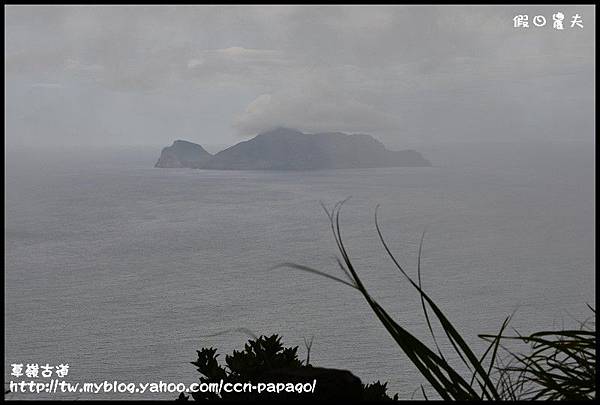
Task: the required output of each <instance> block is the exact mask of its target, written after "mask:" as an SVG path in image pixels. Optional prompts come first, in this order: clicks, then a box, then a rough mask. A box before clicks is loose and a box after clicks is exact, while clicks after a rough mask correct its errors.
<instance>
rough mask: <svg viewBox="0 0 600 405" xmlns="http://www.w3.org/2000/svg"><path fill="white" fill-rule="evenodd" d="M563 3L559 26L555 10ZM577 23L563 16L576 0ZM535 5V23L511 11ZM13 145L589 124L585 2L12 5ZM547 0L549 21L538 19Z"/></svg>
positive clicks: (585, 129)
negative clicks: (523, 23) (269, 132)
mask: <svg viewBox="0 0 600 405" xmlns="http://www.w3.org/2000/svg"><path fill="white" fill-rule="evenodd" d="M558 11H561V12H562V13H563V14H564V15H565V19H564V28H565V29H564V30H562V31H559V30H555V29H553V27H552V14H554V13H556V12H558ZM576 13H579V15H580V16H581V18H582V21H583V28H579V27H577V26H575V27H574V28H571V19H572V16H573V15H574V14H576ZM517 14H528V15H529V24H530V27H529V28H520V29H518V28H514V27H513V17H514V16H515V15H517ZM5 15H6V21H5V22H6V24H5V26H6V29H5V34H6V43H5V45H6V51H5V53H6V54H5V56H6V62H5V77H6V94H5V98H6V114H7V115H6V127H7V128H6V129H7V135H6V143H7V145H8V146H12V145H15V146H27V145H42V146H43V145H51V144H56V143H68V144H74V145H82V146H83V145H141V144H145V145H166V144H170V143H171V142H172V141H173V140H174V139H188V140H191V141H195V142H199V143H202V144H209V145H210V144H212V145H225V144H232V143H234V142H237V141H239V140H241V139H244V138H248V137H250V136H253V135H255V134H256V133H258V132H260V131H262V130H265V129H269V128H272V127H275V126H288V127H294V128H297V129H300V130H303V131H307V132H316V131H346V132H363V133H370V134H372V135H375V136H376V137H378V138H379V139H381V140H382V141H384V142H385V143H387V144H391V145H404V144H406V145H412V144H419V143H424V144H436V143H446V142H452V141H502V140H519V139H523V140H540V139H548V140H587V141H592V140H593V139H594V126H595V121H594V108H595V94H594V88H595V81H594V72H595V62H594V59H595V54H594V52H595V50H594V48H595V39H594V31H595V8H594V7H593V6H578V7H573V6H570V7H563V6H558V5H554V6H548V7H542V6H531V7H522V6H502V7H500V6H498V7H487V6H486V7H484V6H480V7H474V6H446V7H443V6H372V7H371V6H369V7H367V6H364V7H363V6H344V7H340V6H330V7H313V6H235V7H227V6H189V7H187V6H172V7H151V6H146V7H141V6H131V7H125V6H121V7H118V6H96V7H81V6H79V7H76V6H69V7H59V6H54V7H41V6H31V7H24V6H9V7H7V8H6V9H5ZM535 15H543V16H544V17H545V18H546V20H547V24H546V26H544V27H535V26H534V25H533V22H532V19H533V16H535Z"/></svg>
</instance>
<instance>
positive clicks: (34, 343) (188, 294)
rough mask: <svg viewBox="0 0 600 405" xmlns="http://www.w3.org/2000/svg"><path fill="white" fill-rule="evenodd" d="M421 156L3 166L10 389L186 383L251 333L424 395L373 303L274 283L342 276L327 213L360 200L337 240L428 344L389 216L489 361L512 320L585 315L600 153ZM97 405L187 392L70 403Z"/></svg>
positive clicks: (345, 291) (72, 160) (561, 148)
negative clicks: (332, 164) (357, 165)
mask: <svg viewBox="0 0 600 405" xmlns="http://www.w3.org/2000/svg"><path fill="white" fill-rule="evenodd" d="M420 151H421V152H423V154H424V155H425V156H426V157H427V158H428V159H430V160H431V161H432V162H433V164H434V166H433V167H424V168H382V169H357V170H330V171H310V172H269V171H203V170H191V169H190V170H188V169H155V168H153V165H154V163H155V161H156V158H157V157H158V154H159V152H160V150H159V149H148V148H140V150H136V149H133V148H129V149H123V150H121V149H114V150H108V149H105V150H101V151H89V152H86V151H81V150H77V149H75V148H73V149H65V150H62V151H53V152H50V151H43V153H40V151H36V152H32V151H15V152H14V153H12V152H11V151H7V155H6V178H5V180H6V185H5V201H6V207H5V229H4V232H5V293H6V295H5V353H6V354H5V360H4V361H5V381H7V382H9V381H11V380H12V381H20V380H23V379H24V377H21V378H17V377H14V376H11V364H12V363H22V364H28V363H32V364H33V363H37V364H40V365H45V364H50V365H58V364H61V363H68V364H69V373H68V375H67V376H66V377H65V378H64V379H65V380H67V381H70V382H73V383H75V382H95V383H102V382H103V381H105V380H106V381H118V382H135V383H152V382H159V381H163V382H176V383H179V382H183V383H186V384H189V383H192V382H195V381H197V378H198V373H197V372H196V370H195V367H194V366H193V365H191V364H190V361H194V360H195V356H196V350H198V349H200V348H202V347H208V346H214V347H216V348H218V349H219V352H220V353H222V355H221V359H223V358H224V355H225V354H226V353H228V352H230V351H231V350H232V349H234V348H241V347H242V346H243V343H244V342H245V341H246V340H247V339H248V338H249V336H248V335H247V334H245V333H244V332H243V331H242V330H241V329H240V328H246V329H248V330H250V331H252V332H253V333H255V334H257V335H259V334H272V333H278V334H280V335H282V336H283V340H284V342H285V343H286V344H287V345H294V346H299V354H300V357H301V358H304V357H305V356H306V349H305V348H304V338H307V339H310V338H313V339H314V340H313V345H312V351H311V362H312V363H313V364H315V365H319V366H323V367H336V368H344V369H348V370H351V371H352V372H353V373H355V374H356V375H357V376H359V377H360V378H361V379H362V381H363V382H371V381H375V380H381V381H388V382H389V387H390V391H391V392H392V393H396V392H397V393H398V394H399V395H400V398H410V397H411V396H412V395H413V393H414V392H415V390H417V389H419V386H420V384H422V383H424V381H423V379H422V378H421V377H420V375H419V373H418V372H417V370H416V368H415V367H414V366H413V365H412V364H411V363H410V362H409V361H408V359H407V358H406V357H405V356H404V355H403V353H402V352H401V351H400V349H399V348H398V347H397V345H396V344H395V343H394V342H393V340H392V339H391V337H390V336H389V335H388V334H387V333H386V331H385V330H384V328H383V327H382V326H381V325H380V324H379V323H378V321H377V319H376V318H375V316H374V315H373V313H372V312H371V311H370V309H369V307H368V306H367V304H366V302H365V301H364V299H363V298H362V297H361V296H360V294H358V293H357V292H356V291H354V290H352V289H350V288H348V287H346V286H344V285H342V284H339V283H336V282H334V281H331V280H329V279H326V278H322V277H319V276H316V275H312V274H308V273H304V272H299V271H297V270H293V269H283V268H280V269H272V267H273V266H275V265H277V264H280V263H282V262H295V263H298V264H304V265H308V266H312V267H315V268H318V269H321V270H322V271H325V272H328V273H330V274H332V275H335V276H342V272H341V270H340V269H339V268H338V267H337V264H336V261H335V256H336V254H337V251H336V246H335V243H334V240H333V238H332V235H331V232H330V229H329V224H328V220H327V217H326V215H325V213H324V212H323V209H322V208H321V206H320V202H321V201H322V202H323V203H324V204H326V205H328V206H331V205H333V204H334V203H335V202H337V201H339V200H342V199H345V198H346V197H349V196H350V197H351V198H350V200H348V201H347V203H346V204H345V206H344V208H343V210H342V214H341V226H342V236H343V238H344V241H345V243H346V245H347V247H348V250H349V252H350V256H351V259H352V260H353V262H354V263H355V265H356V268H357V269H358V271H359V274H360V275H361V276H362V277H363V280H364V282H365V284H366V286H367V288H368V289H369V290H370V291H371V292H372V295H373V296H374V297H375V298H376V299H378V300H379V301H380V303H381V304H382V305H383V306H384V307H385V308H386V309H387V310H388V311H389V313H390V314H391V315H392V316H393V317H394V318H395V319H396V320H397V321H398V322H399V323H400V324H401V325H403V326H405V327H406V328H407V329H408V330H410V331H411V332H413V333H414V334H416V335H417V336H419V337H423V338H424V339H425V341H428V342H430V338H429V337H428V330H427V327H426V324H425V320H424V317H423V313H422V310H421V306H420V302H419V297H418V295H417V294H416V292H415V291H414V290H413V289H412V288H411V287H410V286H409V285H408V283H407V282H406V280H405V279H403V277H402V275H401V274H400V273H399V272H398V271H397V270H396V269H395V268H394V266H393V263H392V262H391V260H390V259H389V257H387V256H386V253H385V251H384V250H383V248H382V246H381V243H380V242H379V240H378V237H377V233H376V230H375V225H374V211H375V206H376V205H377V204H381V207H380V211H379V214H380V223H381V227H382V231H383V234H384V237H385V238H386V241H387V242H388V243H389V245H390V247H391V248H392V249H393V251H394V252H395V254H396V255H397V258H398V260H399V261H400V263H401V264H403V265H404V267H405V268H406V269H407V271H408V272H409V273H410V274H413V275H415V274H416V262H417V252H418V245H419V240H420V237H421V233H422V232H423V230H424V229H426V235H425V240H424V245H423V252H422V277H423V285H424V288H425V289H426V290H427V291H428V292H429V293H430V295H431V296H432V297H433V298H434V299H435V300H436V301H437V302H438V304H439V305H440V307H441V308H443V310H444V311H445V312H446V314H447V315H448V317H449V318H450V319H451V320H452V321H453V322H455V324H456V326H457V327H458V329H459V330H460V331H461V332H463V334H464V336H465V337H466V338H467V340H468V341H469V342H471V343H472V344H473V345H474V346H475V347H476V348H477V349H478V350H480V351H482V350H483V348H485V345H484V343H483V342H482V341H480V339H479V338H478V337H477V334H478V333H493V332H496V331H497V330H498V328H499V327H500V325H501V323H502V321H503V320H504V318H505V317H506V316H507V315H510V314H511V313H513V312H514V315H513V318H512V321H511V326H512V327H513V328H515V329H516V330H517V331H519V332H522V333H527V332H533V331H536V330H539V329H544V328H552V327H560V326H570V327H576V326H577V320H583V319H585V318H586V317H589V316H590V315H591V311H590V310H589V309H588V308H587V307H586V303H590V304H592V305H593V302H594V294H595V291H594V288H595V287H594V286H595V219H596V218H595V173H594V166H595V162H594V159H595V156H594V144H587V145H586V144H564V145H561V144H538V145H534V144H528V145H518V144H502V143H498V144H490V145H487V146H483V145H479V146H477V145H475V146H474V145H467V144H465V145H464V146H456V145H454V146H453V147H444V146H439V147H435V148H433V147H431V148H424V149H422V150H420ZM211 335H212V336H211ZM440 339H441V337H440ZM441 340H442V341H443V339H441ZM443 349H444V350H445V351H446V352H447V353H450V351H451V348H449V347H448V346H447V345H445V344H444V345H443ZM450 357H452V356H450ZM430 392H431V390H430ZM10 395H11V396H9V397H11V398H15V399H16V398H33V397H36V398H39V397H40V396H39V395H25V394H10ZM416 395H420V394H416ZM41 397H43V398H51V399H58V398H65V397H69V396H65V395H59V394H42V395H41ZM103 397H107V398H123V399H136V398H162V399H174V398H176V397H177V394H172V393H162V394H158V395H156V394H145V395H141V394H133V395H132V394H115V393H108V394H102V395H93V394H81V393H77V394H72V395H71V396H70V397H69V398H87V399H98V398H103Z"/></svg>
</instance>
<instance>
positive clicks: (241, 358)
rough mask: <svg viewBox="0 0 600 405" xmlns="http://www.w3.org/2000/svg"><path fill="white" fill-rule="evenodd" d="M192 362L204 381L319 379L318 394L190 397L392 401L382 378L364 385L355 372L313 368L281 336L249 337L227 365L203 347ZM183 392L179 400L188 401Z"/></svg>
mask: <svg viewBox="0 0 600 405" xmlns="http://www.w3.org/2000/svg"><path fill="white" fill-rule="evenodd" d="M197 354H198V358H197V359H196V361H194V362H192V363H191V364H193V365H194V366H196V370H197V371H198V372H199V373H200V374H201V377H200V382H201V383H219V382H220V381H221V380H223V381H224V382H229V383H242V384H243V383H248V382H250V383H252V384H254V385H256V384H257V383H259V382H264V383H269V382H293V383H298V382H302V383H307V382H310V383H312V382H313V380H315V379H316V384H315V393H314V394H313V393H301V394H299V393H291V392H280V393H272V392H265V391H263V392H261V393H257V392H246V393H244V392H241V393H235V392H224V391H222V392H221V395H218V394H217V393H214V392H206V393H202V392H194V393H191V394H190V395H191V399H194V400H197V401H201V400H219V399H224V400H231V399H236V400H249V399H278V400H282V399H309V398H310V399H340V398H349V399H363V400H392V399H397V398H398V395H397V394H396V395H395V396H394V397H393V398H392V397H390V396H389V395H388V394H387V383H383V384H382V383H381V382H379V381H377V382H375V383H372V384H362V383H361V382H360V380H359V379H358V378H357V377H355V376H354V375H353V374H352V373H350V372H348V371H345V370H336V369H326V368H320V367H313V366H312V365H310V364H306V363H305V362H304V361H302V360H300V359H299V358H298V346H295V347H285V346H284V345H283V343H282V338H281V337H280V336H278V335H276V334H275V335H271V336H260V337H258V338H255V339H250V340H248V342H247V343H246V344H245V345H244V349H243V350H241V351H238V350H234V351H233V352H232V354H230V355H226V356H225V365H221V364H219V361H218V359H217V358H218V357H219V354H217V349H215V348H213V347H210V348H202V349H201V350H198V351H197ZM189 399H190V397H189V396H186V395H184V394H183V393H182V394H181V395H180V396H179V398H178V400H184V401H185V400H189Z"/></svg>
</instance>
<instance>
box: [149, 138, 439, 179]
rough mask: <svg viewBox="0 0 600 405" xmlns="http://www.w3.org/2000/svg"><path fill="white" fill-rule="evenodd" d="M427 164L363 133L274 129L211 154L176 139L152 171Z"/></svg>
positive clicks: (336, 167) (413, 153) (302, 168)
mask: <svg viewBox="0 0 600 405" xmlns="http://www.w3.org/2000/svg"><path fill="white" fill-rule="evenodd" d="M422 166H431V163H430V162H429V161H428V160H427V159H425V158H424V157H423V156H422V155H421V154H420V153H419V152H417V151H415V150H410V149H409V150H401V151H392V150H389V149H387V148H386V147H385V146H384V145H383V143H381V142H380V141H378V140H377V139H375V138H373V137H372V136H371V135H365V134H352V135H349V134H345V133H342V132H326V133H316V134H306V133H303V132H301V131H298V130H295V129H290V128H277V129H274V130H271V131H267V132H263V133H261V134H258V135H257V136H255V137H254V138H252V139H250V140H247V141H243V142H240V143H238V144H236V145H234V146H231V147H229V148H227V149H225V150H223V151H221V152H219V153H217V154H215V155H210V153H208V152H206V150H204V148H202V147H201V146H200V145H197V144H194V143H191V142H186V141H175V143H173V145H172V146H170V147H168V148H165V149H163V151H162V154H161V156H160V159H159V160H158V162H157V163H156V167H189V168H196V169H213V170H316V169H350V168H374V167H422Z"/></svg>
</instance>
